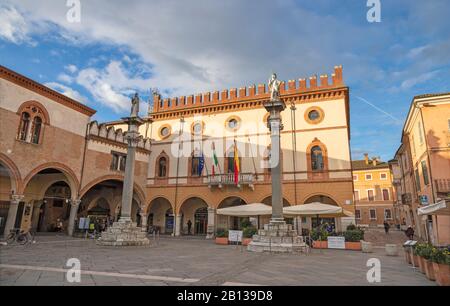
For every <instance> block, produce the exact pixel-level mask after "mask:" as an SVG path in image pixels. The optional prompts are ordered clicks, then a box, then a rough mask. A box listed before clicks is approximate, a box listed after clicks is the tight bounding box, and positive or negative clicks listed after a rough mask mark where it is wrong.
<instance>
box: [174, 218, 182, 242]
mask: <svg viewBox="0 0 450 306" xmlns="http://www.w3.org/2000/svg"><path fill="white" fill-rule="evenodd" d="M181 217H182V215H181V214H178V215H176V217H175V236H176V237H179V236H181V228H182V227H183V224H181Z"/></svg>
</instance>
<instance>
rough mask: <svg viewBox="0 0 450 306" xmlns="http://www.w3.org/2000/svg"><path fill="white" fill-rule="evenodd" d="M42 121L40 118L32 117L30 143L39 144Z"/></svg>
mask: <svg viewBox="0 0 450 306" xmlns="http://www.w3.org/2000/svg"><path fill="white" fill-rule="evenodd" d="M41 129H42V119H41V118H40V117H34V120H33V128H32V130H31V143H34V144H39V140H40V138H41Z"/></svg>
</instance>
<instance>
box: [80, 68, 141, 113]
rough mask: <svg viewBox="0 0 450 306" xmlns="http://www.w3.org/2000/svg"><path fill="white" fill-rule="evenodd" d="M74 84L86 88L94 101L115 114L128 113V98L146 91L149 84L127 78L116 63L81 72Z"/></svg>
mask: <svg viewBox="0 0 450 306" xmlns="http://www.w3.org/2000/svg"><path fill="white" fill-rule="evenodd" d="M76 82H77V83H78V84H79V85H81V86H83V87H84V88H86V89H87V90H88V91H89V92H90V93H91V94H92V95H93V97H94V98H95V100H97V101H98V102H100V103H102V104H103V105H105V106H107V107H109V108H111V109H113V110H114V111H115V112H117V113H120V112H123V111H128V109H129V103H130V102H129V101H130V98H129V96H130V95H131V94H132V93H134V92H136V91H144V90H146V89H147V88H149V87H148V86H149V83H150V81H149V80H147V79H143V78H139V77H137V78H136V77H134V78H133V77H131V76H129V72H128V71H126V70H125V68H124V67H123V66H122V64H121V63H120V62H117V61H111V62H110V63H109V64H108V65H107V66H106V67H105V68H104V69H95V68H87V69H83V70H81V71H80V72H79V73H78V75H77V76H76Z"/></svg>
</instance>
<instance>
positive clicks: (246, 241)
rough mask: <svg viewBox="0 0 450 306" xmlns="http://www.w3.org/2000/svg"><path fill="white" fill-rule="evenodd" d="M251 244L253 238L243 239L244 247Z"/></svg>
mask: <svg viewBox="0 0 450 306" xmlns="http://www.w3.org/2000/svg"><path fill="white" fill-rule="evenodd" d="M250 242H252V238H243V239H242V245H243V246H247V245H249V244H250Z"/></svg>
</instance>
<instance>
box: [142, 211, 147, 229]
mask: <svg viewBox="0 0 450 306" xmlns="http://www.w3.org/2000/svg"><path fill="white" fill-rule="evenodd" d="M140 215H141V226H142V230H143V231H145V232H146V231H147V220H148V216H147V214H146V213H145V212H144V211H141V213H140Z"/></svg>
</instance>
